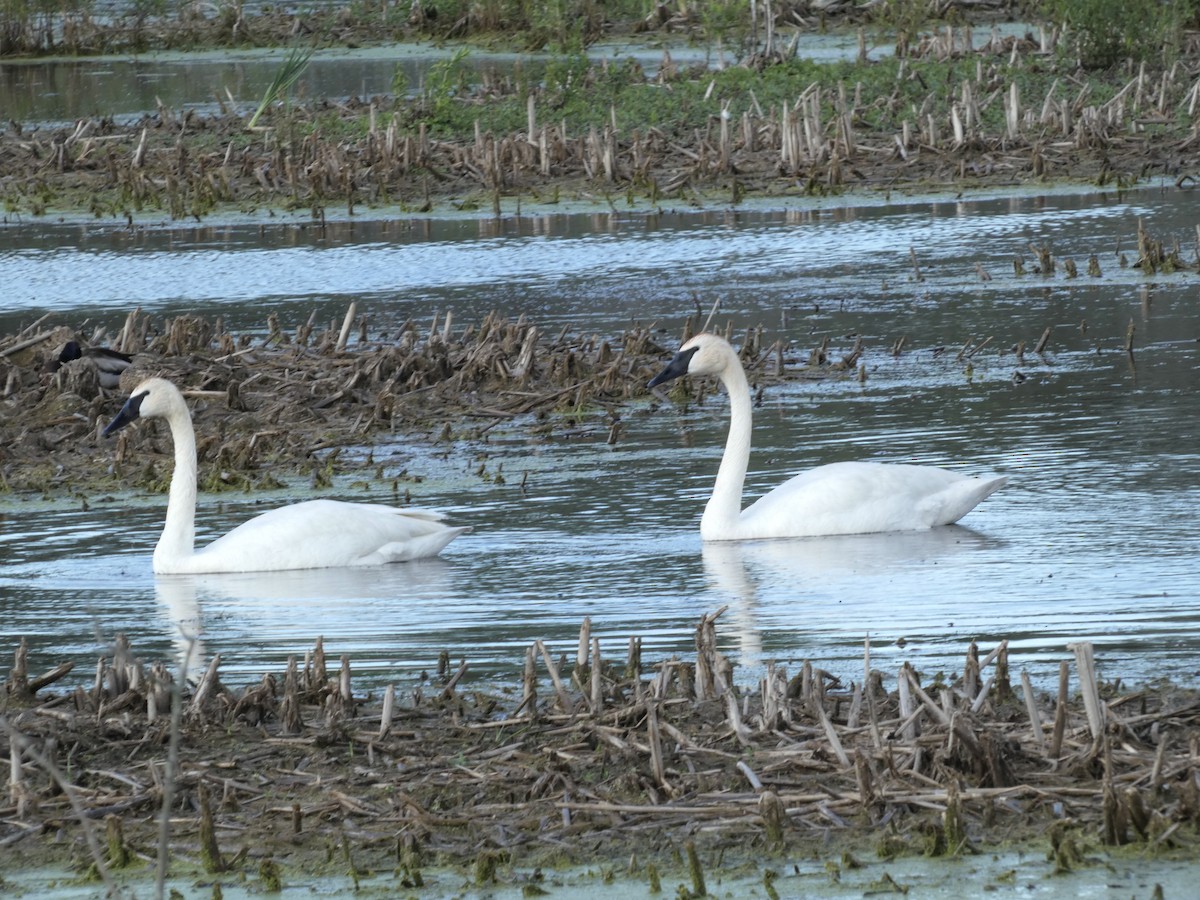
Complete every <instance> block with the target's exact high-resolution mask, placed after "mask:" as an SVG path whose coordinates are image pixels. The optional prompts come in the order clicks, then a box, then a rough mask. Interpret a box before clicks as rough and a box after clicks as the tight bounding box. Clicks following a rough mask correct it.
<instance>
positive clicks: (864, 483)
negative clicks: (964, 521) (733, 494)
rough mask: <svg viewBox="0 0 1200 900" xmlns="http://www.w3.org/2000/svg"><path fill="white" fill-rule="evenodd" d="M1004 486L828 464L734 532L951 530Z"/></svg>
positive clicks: (935, 473)
mask: <svg viewBox="0 0 1200 900" xmlns="http://www.w3.org/2000/svg"><path fill="white" fill-rule="evenodd" d="M1004 481H1005V479H1004V478H993V479H979V478H971V477H969V476H966V475H961V474H959V473H957V472H950V471H947V470H946V469H940V468H937V467H936V466H910V465H893V464H886V463H869V462H844V463H832V464H830V465H826V466H818V467H817V468H815V469H809V470H808V471H805V472H802V473H801V474H799V475H797V476H795V477H794V478H791V479H789V480H788V481H785V482H784V483H783V484H781V485H779V487H777V488H775V489H774V490H773V491H771V492H770V493H768V494H765V495H764V496H762V497H760V498H759V499H758V500H757V501H755V502H754V503H753V504H751V505H750V506H749V507H747V508H746V509H745V510H744V511H743V512H742V515H741V518H740V520H739V523H738V524H739V531H741V532H742V534H741V535H740V536H741V537H746V538H750V537H804V536H810V535H822V534H865V533H869V532H876V531H911V530H915V529H924V528H931V527H933V526H935V525H949V524H950V523H952V522H955V521H957V520H958V519H960V518H961V517H962V516H964V515H966V513H967V512H969V511H970V510H971V509H972V508H973V507H974V506H975V505H976V504H977V503H979V501H980V500H982V499H983V498H984V497H986V496H987V495H988V494H990V493H992V492H993V491H995V490H997V489H998V488H999V487H1000V486H1001V485H1002V484H1003V483H1004Z"/></svg>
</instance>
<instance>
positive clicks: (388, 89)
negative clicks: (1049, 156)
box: [0, 23, 1031, 128]
mask: <svg viewBox="0 0 1200 900" xmlns="http://www.w3.org/2000/svg"><path fill="white" fill-rule="evenodd" d="M1030 30H1031V29H1030V27H1029V26H1028V25H1025V24H1022V23H997V24H996V25H995V26H994V28H993V27H988V28H978V29H975V31H973V32H972V40H973V43H974V45H975V46H976V47H979V46H983V45H984V44H985V43H987V42H988V41H990V40H992V37H993V34H995V35H997V36H1000V37H1007V36H1012V35H1025V34H1027V33H1029V32H1030ZM788 40H789V41H790V40H791V38H790V37H789V38H788ZM959 40H962V37H961V34H960V37H959ZM866 41H867V52H868V56H869V57H870V58H871V59H879V58H880V57H883V56H887V55H890V54H891V53H893V52H894V45H895V41H894V38H889V37H888V36H886V35H883V34H877V33H875V32H874V31H871V32H869V33H868V34H867V36H866ZM457 50H458V48H456V47H454V46H448V45H445V44H435V43H424V44H422V43H413V44H388V45H386V46H383V47H368V48H358V49H343V48H338V49H327V50H321V51H318V52H316V53H314V54H313V56H312V58H311V59H310V60H309V64H308V66H307V68H306V69H305V71H304V74H303V75H302V76H301V77H300V78H299V79H298V80H297V81H296V84H295V86H294V88H293V90H292V92H291V96H292V97H293V98H296V99H298V100H301V101H307V100H310V99H312V98H317V97H320V98H325V99H329V100H333V101H342V100H346V99H349V98H351V97H357V98H360V99H368V98H371V97H376V96H380V95H389V96H390V95H393V94H394V93H395V92H396V88H395V87H394V77H395V75H396V73H397V72H401V73H403V83H404V84H405V85H406V86H407V90H408V92H409V93H410V94H414V93H416V92H417V91H419V90H420V89H421V87H422V85H424V84H425V82H426V80H427V78H428V76H429V73H430V70H431V68H432V67H433V66H436V65H438V64H440V63H445V61H447V60H449V59H451V58H452V57H453V56H454V55H455V54H456V52H457ZM664 50H666V51H668V52H669V54H670V56H669V59H670V61H671V63H672V64H674V65H675V66H678V67H694V66H703V67H708V68H723V67H725V66H728V65H733V64H735V63H736V62H737V61H738V53H737V51H736V49H734V48H727V49H722V48H721V47H710V46H707V45H700V44H695V43H692V42H690V41H682V40H681V39H680V38H679V36H677V35H672V36H667V38H666V39H665V40H664V39H660V38H658V37H655V36H645V37H643V38H642V39H640V40H638V41H636V42H607V43H600V44H594V45H592V46H590V47H588V49H587V54H588V57H589V58H590V59H592V60H594V61H596V62H598V63H601V62H610V63H616V64H622V63H625V62H629V61H631V62H634V63H636V64H637V65H638V66H640V67H641V69H642V70H643V71H644V72H645V73H646V75H647V76H648V77H654V75H655V74H656V73H657V72H658V70H659V69H660V67H661V66H662V65H663V64H664V59H665V57H664V55H663V54H664ZM469 51H470V52H469V53H468V55H467V56H466V57H465V58H464V59H463V60H462V61H461V64H462V65H463V66H464V67H465V68H466V70H467V71H468V72H469V73H470V76H471V78H472V80H473V82H474V83H476V84H479V83H481V82H483V81H484V80H485V79H492V80H495V79H502V78H510V79H513V80H516V81H520V80H533V81H538V80H540V79H541V78H542V76H543V73H544V72H545V67H546V62H547V60H549V59H552V58H555V56H556V55H555V54H551V53H548V52H540V51H539V52H531V53H510V52H495V51H489V50H486V49H482V48H479V47H472V48H469ZM796 51H797V56H798V57H800V58H802V59H808V60H812V61H814V62H837V61H843V60H851V59H854V58H856V57H857V55H858V35H857V32H856V31H844V30H830V31H823V32H821V33H812V34H801V35H799V39H798V41H797V44H796ZM289 52H290V51H288V50H281V49H266V48H263V49H253V50H218V51H207V52H186V53H184V52H167V53H143V54H140V55H130V56H98V57H79V58H54V59H22V60H12V59H4V60H0V110H3V111H4V118H5V121H6V122H7V121H8V120H13V121H16V122H19V123H21V124H22V126H24V127H26V128H31V127H32V128H38V127H43V128H44V127H63V126H68V125H72V124H73V123H74V122H75V121H76V120H78V119H82V118H87V117H90V116H108V117H111V118H112V119H113V120H114V121H116V122H129V121H136V120H137V119H139V118H141V117H142V116H143V115H147V114H151V113H154V112H155V111H156V110H157V109H158V108H159V105H160V104H161V105H162V106H164V107H166V108H167V109H169V110H173V111H175V112H177V113H179V112H183V111H184V110H195V111H196V112H199V113H205V114H215V113H218V112H220V111H221V110H222V108H224V109H226V110H230V111H233V112H237V113H239V114H241V115H249V114H251V113H252V112H253V111H254V109H256V108H257V106H258V104H259V101H260V100H261V99H262V97H263V95H264V94H265V92H266V90H267V88H268V86H269V85H270V84H271V82H272V81H273V80H274V78H275V76H276V74H277V72H278V71H279V67H280V66H281V65H282V63H283V61H284V60H285V59H286V58H287V56H288V53H289Z"/></svg>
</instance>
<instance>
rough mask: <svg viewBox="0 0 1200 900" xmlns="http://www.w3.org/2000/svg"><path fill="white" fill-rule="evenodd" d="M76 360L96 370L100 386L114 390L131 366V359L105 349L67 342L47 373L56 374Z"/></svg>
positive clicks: (52, 361)
mask: <svg viewBox="0 0 1200 900" xmlns="http://www.w3.org/2000/svg"><path fill="white" fill-rule="evenodd" d="M77 359H86V360H87V361H88V362H89V363H91V364H92V366H93V367H94V368H95V370H96V375H97V376H99V379H100V386H101V387H106V388H115V387H116V386H117V385H119V384H120V383H121V373H122V372H124V371H125V370H126V369H128V368H129V367H130V366H131V365H133V357H132V356H126V355H125V354H124V353H118V352H117V351H116V350H109V349H108V348H107V347H81V346H80V345H79V342H78V341H67V343H66V344H65V345H64V346H63V348H62V350H61V351H59V354H58V356H57V357H56V358H54V359H52V360H51V361H50V364H49V365H48V366H47V367H46V369H47V371H49V372H57V371H58V370H59V369H61V368H62V367H63V366H64V365H65V364H66V363H69V362H74V361H75V360H77Z"/></svg>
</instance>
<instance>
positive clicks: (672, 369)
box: [646, 347, 700, 387]
mask: <svg viewBox="0 0 1200 900" xmlns="http://www.w3.org/2000/svg"><path fill="white" fill-rule="evenodd" d="M699 349H700V348H699V347H690V348H688V349H687V350H680V351H679V352H678V353H676V354H675V358H674V359H673V360H671V361H670V362H669V363H667V367H666V368H665V369H663V370H662V371H661V372H659V373H658V374H657V375H655V376H654V377H653V378H651V379H650V383H649V384H648V385H646V387H658V386H659V385H660V384H665V383H666V382H668V381H674V380H675V379H676V378H682V377H683V376H684V375H686V374H687V372H688V366H689V365H690V364H691V362H692V357H693V356H695V355H696V351H697V350H699Z"/></svg>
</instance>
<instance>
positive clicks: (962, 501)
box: [649, 334, 1008, 541]
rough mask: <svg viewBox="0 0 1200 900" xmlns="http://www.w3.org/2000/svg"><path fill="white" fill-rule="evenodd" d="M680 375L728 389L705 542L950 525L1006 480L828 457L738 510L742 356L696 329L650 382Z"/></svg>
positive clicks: (744, 450)
mask: <svg viewBox="0 0 1200 900" xmlns="http://www.w3.org/2000/svg"><path fill="white" fill-rule="evenodd" d="M682 375H715V376H716V377H717V378H720V379H721V382H722V383H723V384H724V385H725V389H726V390H727V391H728V392H729V407H730V423H729V438H728V440H727V441H726V444H725V455H724V456H723V457H722V458H721V467H720V469H719V470H718V471H717V481H716V484H715V485H714V486H713V492H712V497H711V498H710V499H709V501H708V505H707V506H706V507H705V508H704V516H703V517H702V518H701V519H700V536H701V537H702V538H704V540H706V541H738V540H753V539H756V538H785V537H809V536H814V535H824V534H863V533H867V532H876V531H911V530H917V529H924V528H931V527H933V526H935V525H949V524H951V523H952V522H957V521H958V520H959V519H960V518H962V517H963V516H964V515H966V514H967V513H968V512H970V511H971V510H972V509H973V508H974V507H975V505H976V504H978V503H979V501H981V500H982V499H983V498H984V497H986V496H988V495H989V494H991V493H992V492H993V491H995V490H998V489H999V488H1000V487H1001V486H1002V485H1003V484H1004V483H1005V482H1006V481H1007V480H1008V479H1007V478H1005V477H1003V476H1000V477H993V478H971V477H970V476H967V475H960V474H959V473H957V472H949V471H947V470H945V469H939V468H937V467H936V466H913V465H898V464H890V463H871V462H840V463H831V464H829V465H824V466H818V467H817V468H815V469H809V470H808V471H807V472H802V473H801V474H799V475H797V476H795V477H794V478H791V479H789V480H788V481H785V482H784V483H783V484H781V485H779V487H777V488H775V489H774V490H772V491H771V492H769V493H767V494H764V495H763V496H762V497H760V498H759V499H758V500H756V501H755V502H754V503H752V504H751V505H750V506H748V507H747V508H746V509H744V510H743V509H742V486H743V484H744V482H745V480H746V466H747V463H748V462H749V460H750V424H751V422H750V417H751V413H750V385H749V382H747V381H746V373H745V371H744V370H743V369H742V364H741V361H740V360H739V359H738V357H737V354H736V353H735V352H734V350H733V348H732V347H730V346H729V343H728V342H727V341H726V340H724V339H723V338H720V337H717V336H716V335H712V334H698V335H696V336H695V337H694V338H692V339H691V340H690V341H688V342H687V343H686V344H684V345H683V346H682V347H681V348H680V349H679V352H678V353H677V354H676V355H675V358H674V359H673V360H671V362H670V363H669V364H668V365H667V367H666V368H665V369H663V371H662V372H660V373H659V374H658V375H657V376H655V378H654V379H653V380H652V381H651V382H650V385H649V386H650V387H654V386H656V385H659V384H662V383H664V382H667V381H671V380H672V379H674V378H679V377H680V376H682Z"/></svg>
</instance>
